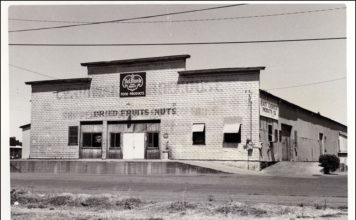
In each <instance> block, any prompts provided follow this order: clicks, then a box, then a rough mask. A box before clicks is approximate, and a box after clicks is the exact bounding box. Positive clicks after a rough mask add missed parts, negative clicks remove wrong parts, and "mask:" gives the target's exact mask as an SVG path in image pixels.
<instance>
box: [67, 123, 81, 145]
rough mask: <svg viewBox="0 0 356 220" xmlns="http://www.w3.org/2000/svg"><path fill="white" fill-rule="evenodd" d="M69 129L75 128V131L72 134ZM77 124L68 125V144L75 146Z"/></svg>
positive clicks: (77, 131) (76, 143)
mask: <svg viewBox="0 0 356 220" xmlns="http://www.w3.org/2000/svg"><path fill="white" fill-rule="evenodd" d="M71 129H76V133H75V134H74V135H73V133H71V132H73V131H72V130H71ZM78 134H79V126H69V127H68V146H77V145H78V144H79V141H78V139H79V135H78ZM74 138H75V141H74V142H72V140H74Z"/></svg>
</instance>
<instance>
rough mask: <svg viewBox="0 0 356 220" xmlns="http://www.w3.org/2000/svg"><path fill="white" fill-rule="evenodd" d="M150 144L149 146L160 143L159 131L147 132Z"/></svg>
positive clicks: (155, 145)
mask: <svg viewBox="0 0 356 220" xmlns="http://www.w3.org/2000/svg"><path fill="white" fill-rule="evenodd" d="M147 136H148V144H147V147H156V148H158V145H159V135H158V133H147Z"/></svg>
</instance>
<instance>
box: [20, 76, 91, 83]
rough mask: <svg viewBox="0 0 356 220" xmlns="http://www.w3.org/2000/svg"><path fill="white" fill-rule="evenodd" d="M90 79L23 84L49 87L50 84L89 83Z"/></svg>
mask: <svg viewBox="0 0 356 220" xmlns="http://www.w3.org/2000/svg"><path fill="white" fill-rule="evenodd" d="M89 82H91V78H89V77H85V78H70V79H55V80H41V81H30V82H25V84H26V85H50V84H65V83H89Z"/></svg>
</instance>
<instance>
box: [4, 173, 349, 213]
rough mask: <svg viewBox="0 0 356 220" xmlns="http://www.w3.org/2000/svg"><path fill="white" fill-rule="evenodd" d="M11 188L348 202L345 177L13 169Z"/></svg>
mask: <svg viewBox="0 0 356 220" xmlns="http://www.w3.org/2000/svg"><path fill="white" fill-rule="evenodd" d="M11 187H12V188H25V189H30V190H31V191H33V192H46V193H48V192H54V193H61V192H69V193H86V194H99V193H100V194H102V193H108V194H115V195H122V196H136V197H140V198H142V199H147V200H148V199H149V200H155V201H172V200H181V199H182V198H183V199H185V200H190V201H206V200H207V199H208V197H214V199H216V200H229V199H232V200H235V201H243V202H248V203H257V202H258V203H273V204H284V205H299V204H301V203H303V204H304V205H308V204H309V205H313V204H315V203H327V204H328V206H336V207H337V206H347V176H346V175H341V176H340V175H334V176H332V175H330V176H320V177H317V178H289V177H272V176H252V175H227V174H220V175H216V174H214V175H200V176H114V175H77V174H76V175H73V174H43V173H12V174H11Z"/></svg>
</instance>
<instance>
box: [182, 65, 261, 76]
mask: <svg viewBox="0 0 356 220" xmlns="http://www.w3.org/2000/svg"><path fill="white" fill-rule="evenodd" d="M264 69H266V67H264V66H256V67H234V68H216V69H198V70H184V71H178V74H179V75H181V76H185V75H198V74H214V73H234V72H252V71H260V70H264Z"/></svg>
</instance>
